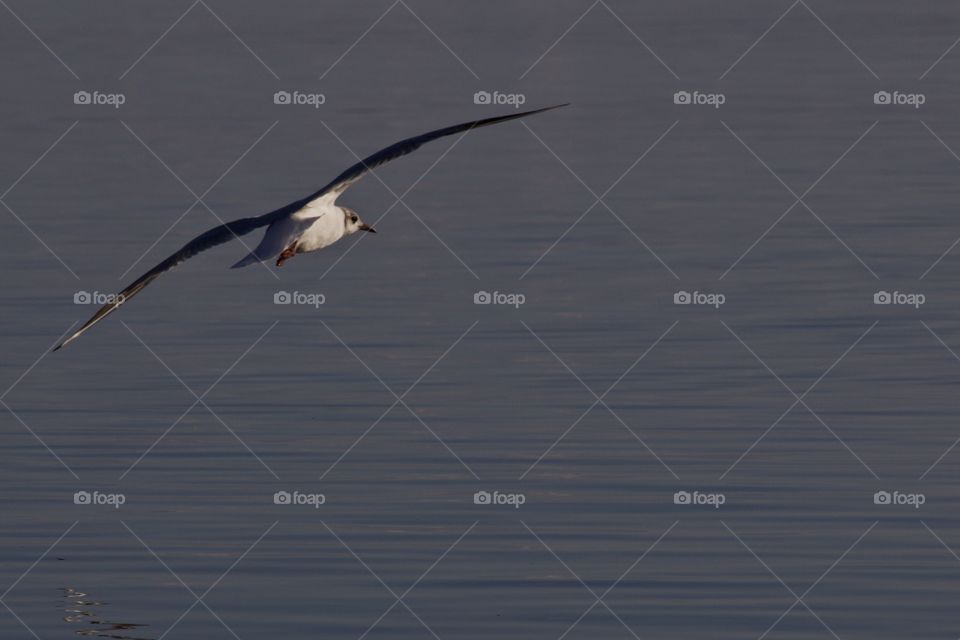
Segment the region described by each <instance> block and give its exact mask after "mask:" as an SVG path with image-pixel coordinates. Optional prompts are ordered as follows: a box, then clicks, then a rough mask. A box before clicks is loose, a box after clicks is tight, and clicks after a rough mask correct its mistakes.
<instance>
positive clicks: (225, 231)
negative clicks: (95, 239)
mask: <svg viewBox="0 0 960 640" xmlns="http://www.w3.org/2000/svg"><path fill="white" fill-rule="evenodd" d="M302 205H303V201H300V202H295V203H292V204H290V205H287V206H286V207H283V208H281V209H277V210H276V211H272V212H270V213H268V214H265V215H262V216H258V217H256V218H241V219H240V220H234V221H232V222H227V223H226V224H222V225H220V226H218V227H214V228H213V229H210V230H209V231H207V232H205V233H202V234H200V235H199V236H197V237H196V238H194V239H193V240H191V241H190V242H188V243H187V244H185V245H183V247H181V248H180V250H179V251H177V252H176V253H174V254H173V255H172V256H170V257H169V258H167V259H166V260H164V261H163V262H161V263H160V264H158V265H157V266H155V267H154V268H153V269H150V271H147V272H146V273H145V274H143V275H142V276H140V277H139V278H137V279H136V280H135V281H134V282H132V283H131V284H130V285H129V286H128V287H127V288H125V289H124V290H123V291H121V292H120V293H118V294H116V296H114V298H113V300H111V301H110V302H108V303H107V304H105V305H103V306H102V307H100V309H99V310H98V311H97V312H96V313H95V314H93V317H92V318H90V319H89V320H87V321H86V322H85V323H84V324H83V326H82V327H80V329H78V330H77V332H76V333H74V334H73V335H72V336H70V337H69V338H67V339H66V340H64V341H63V342H61V343H60V344H59V345H57V346H56V348H54V351H57V350H58V349H61V348H63V347H65V346H66V345H67V344H69V343H70V342H73V341H74V340H76V339H77V338H79V337H80V336H81V335H82V334H83V333H84V332H85V331H86V330H87V329H89V328H90V327H92V326H93V325H95V324H97V323H98V322H100V321H101V320H103V319H104V318H106V317H107V316H108V315H110V314H111V313H113V312H114V311H116V310H117V309H119V308H120V305H122V304H123V303H125V302H127V301H128V300H130V298H132V297H133V296H135V295H137V294H138V293H140V291H141V290H143V288H144V287H146V286H147V285H148V284H150V283H151V282H153V281H154V279H155V278H157V276H159V275H160V274H162V273H164V272H166V271H169V270H170V269H173V268H174V267H175V266H177V265H178V264H180V263H181V262H183V261H184V260H187V259H189V258H192V257H193V256H195V255H197V254H198V253H200V252H201V251H206V250H207V249H212V248H213V247H216V246H217V245H221V244H223V243H224V242H228V241H230V240H233V239H234V238H239V237H240V236H242V235H246V234H248V233H250V232H251V231H253V230H254V229H258V228H260V227H265V226H267V225H269V224H270V223H272V222H273V221H275V220H277V219H279V218H281V217H283V216H284V215H289V214H290V213H291V212H293V211H296V210H297V209H299V208H300V207H301V206H302Z"/></svg>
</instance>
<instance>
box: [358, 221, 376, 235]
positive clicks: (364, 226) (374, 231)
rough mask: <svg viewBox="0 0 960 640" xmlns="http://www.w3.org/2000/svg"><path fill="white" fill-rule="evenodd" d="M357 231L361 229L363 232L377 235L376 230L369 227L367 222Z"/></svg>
mask: <svg viewBox="0 0 960 640" xmlns="http://www.w3.org/2000/svg"><path fill="white" fill-rule="evenodd" d="M357 229H360V230H361V231H369V232H370V233H376V232H377V230H376V229H374V228H373V227H371V226H370V225H368V224H367V223H366V222H364V223H363V224H362V225H360V226H359V227H357Z"/></svg>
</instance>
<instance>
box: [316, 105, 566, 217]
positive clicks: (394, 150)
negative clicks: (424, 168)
mask: <svg viewBox="0 0 960 640" xmlns="http://www.w3.org/2000/svg"><path fill="white" fill-rule="evenodd" d="M565 106H567V104H566V103H565V104H558V105H554V106H552V107H544V108H542V109H534V110H533V111H522V112H520V113H513V114H510V115H508V116H496V117H493V118H485V119H483V120H474V121H472V122H464V123H463V124H455V125H453V126H452V127H444V128H443V129H437V130H436V131H430V132H428V133H423V134H421V135H419V136H414V137H413V138H407V139H406V140H401V141H400V142H397V143H394V144H392V145H390V146H389V147H387V148H385V149H381V150H380V151H377V152H376V153H374V154H373V155H371V156H368V157H366V158H364V159H363V160H361V161H360V162H358V163H356V164H355V165H353V166H352V167H350V168H349V169H347V170H346V171H344V172H343V173H341V174H340V175H339V176H337V177H336V178H334V179H333V181H331V182H330V184H328V185H327V186H325V187H324V188H322V189H320V190H319V191H317V192H316V193H314V194H312V195H311V196H310V197H309V198H307V199H308V200H311V201H312V200H316V199H318V198H321V197H327V198H329V199H330V202H331V203H332V202H333V201H335V200H336V199H337V197H338V196H339V195H340V194H341V193H343V192H344V191H346V190H347V189H348V188H350V185H352V184H353V183H354V182H356V181H357V180H359V179H360V178H362V177H363V176H365V175H367V173H369V172H370V170H371V169H375V168H376V167H378V166H380V165H383V164H386V163H388V162H390V161H391V160H396V159H397V158H399V157H401V156H405V155H407V154H408V153H413V152H414V151H416V150H417V149H419V148H420V147H422V146H423V145H425V144H426V143H428V142H430V141H432V140H436V139H437V138H443V137H444V136H452V135H454V134H457V133H461V132H463V131H469V130H470V129H476V128H478V127H486V126H488V125H491V124H497V123H499V122H507V121H508V120H516V119H517V118H523V117H526V116H532V115H533V114H535V113H543V112H544V111H550V110H551V109H559V108H560V107H565Z"/></svg>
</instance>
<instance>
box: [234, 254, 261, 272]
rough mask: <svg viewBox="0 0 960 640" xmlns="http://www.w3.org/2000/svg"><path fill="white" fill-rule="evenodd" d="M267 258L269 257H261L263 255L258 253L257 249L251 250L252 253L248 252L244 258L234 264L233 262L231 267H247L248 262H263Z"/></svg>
mask: <svg viewBox="0 0 960 640" xmlns="http://www.w3.org/2000/svg"><path fill="white" fill-rule="evenodd" d="M266 259H267V258H265V257H261V256H259V255H257V252H256V251H251V252H250V253H248V254H247V255H245V256H244V257H243V258H241V259H240V260H238V261H237V262H235V263H234V264H232V265H231V266H230V268H231V269H240V268H241V267H245V266H247V265H248V264H256V263H257V262H263V261H264V260H266Z"/></svg>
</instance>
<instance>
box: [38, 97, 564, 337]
mask: <svg viewBox="0 0 960 640" xmlns="http://www.w3.org/2000/svg"><path fill="white" fill-rule="evenodd" d="M565 106H567V105H566V104H559V105H554V106H552V107H544V108H543V109H535V110H533V111H523V112H521V113H514V114H510V115H507V116H496V117H493V118H485V119H483V120H474V121H472V122H464V123H463V124H457V125H453V126H452V127H445V128H443V129H437V130H436V131H430V132H429V133H424V134H421V135H419V136H415V137H413V138H407V139H406V140H401V141H400V142H397V143H395V144H392V145H390V146H389V147H387V148H385V149H381V150H380V151H377V152H376V153H374V154H373V155H371V156H369V157H367V158H364V159H363V160H361V161H360V162H358V163H357V164H355V165H353V166H352V167H350V168H349V169H347V170H346V171H344V172H343V173H341V174H340V175H339V176H337V177H336V178H334V179H333V181H332V182H330V184H328V185H327V186H325V187H324V188H322V189H320V190H319V191H317V192H316V193H313V194H312V195H310V196H308V197H306V198H304V199H302V200H298V201H296V202H292V203H290V204H288V205H287V206H285V207H282V208H280V209H277V210H276V211H272V212H270V213H267V214H265V215H262V216H259V217H257V218H243V219H240V220H234V221H233V222H227V223H226V224H222V225H220V226H218V227H214V228H213V229H210V230H209V231H207V232H206V233H203V234H201V235H199V236H197V237H196V238H194V239H193V240H191V241H190V242H188V243H187V244H185V245H184V246H183V247H182V248H181V249H180V250H179V251H177V252H176V253H174V254H173V255H172V256H170V257H169V258H167V259H166V260H164V261H163V262H161V263H160V264H158V265H157V266H155V267H154V268H153V269H150V271H147V272H146V273H145V274H143V275H142V276H140V277H139V278H137V279H136V281H134V282H133V283H131V284H130V286H128V287H127V288H126V289H124V290H123V291H121V292H120V293H118V294H117V295H116V296H115V298H114V299H113V300H112V301H111V302H109V303H107V304H105V305H103V306H102V307H100V309H99V310H98V311H97V312H96V313H95V314H93V317H92V318H90V319H89V320H87V321H86V322H85V323H84V324H83V326H82V327H80V329H78V330H77V331H76V333H74V334H73V335H72V336H70V337H69V338H67V339H66V340H64V341H63V342H61V343H60V344H59V345H57V346H56V347H55V348H54V351H57V350H58V349H62V348H63V347H64V346H66V345H67V344H69V343H70V342H73V341H74V340H76V339H77V338H79V337H80V336H81V335H82V334H83V333H84V332H85V331H86V330H87V329H89V328H90V327H92V326H93V325H95V324H97V323H98V322H100V321H101V320H103V319H104V318H106V317H107V316H108V315H110V314H111V313H113V312H114V311H116V310H117V309H119V308H120V305H122V304H123V303H125V302H127V301H128V300H130V298H132V297H133V296H135V295H137V294H138V293H140V291H141V290H142V289H143V288H144V287H146V286H147V285H148V284H150V283H151V282H153V280H154V279H155V278H156V277H157V276H159V275H160V274H162V273H164V272H166V271H169V270H170V269H172V268H174V267H175V266H177V265H178V264H180V263H181V262H183V261H184V260H187V259H188V258H192V257H193V256H195V255H197V254H198V253H200V252H201V251H206V250H207V249H210V248H212V247H215V246H217V245H220V244H223V243H224V242H228V241H229V240H232V239H234V238H238V237H240V236H242V235H245V234H248V233H250V232H251V231H253V230H254V229H258V228H260V227H265V226H267V225H269V224H271V223H273V222H274V221H276V220H279V219H280V218H282V217H283V216H288V215H292V214H294V213H296V212H297V211H299V210H300V209H301V208H303V207H304V206H305V205H306V204H307V203H309V202H312V201H314V200H316V199H318V198H321V197H327V198H329V199H330V202H331V203H332V202H333V201H334V200H336V199H337V197H338V196H339V195H340V194H341V193H343V192H344V191H346V190H347V188H349V187H350V185H352V184H353V183H354V182H356V181H357V180H359V179H360V178H362V177H363V176H365V175H366V174H367V173H369V172H370V170H372V169H374V168H376V167H378V166H380V165H382V164H386V163H387V162H390V161H391V160H395V159H396V158H399V157H401V156H405V155H407V154H408V153H412V152H414V151H416V150H417V149H419V148H420V147H422V146H423V145H425V144H426V143H428V142H430V141H432V140H436V139H437V138H442V137H444V136H451V135H454V134H457V133H461V132H463V131H469V130H470V129H476V128H478V127H486V126H488V125H491V124H497V123H499V122H507V121H508V120H516V119H517V118H523V117H525V116H531V115H533V114H535V113H543V112H544V111H550V110H551V109H557V108H559V107H565Z"/></svg>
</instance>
